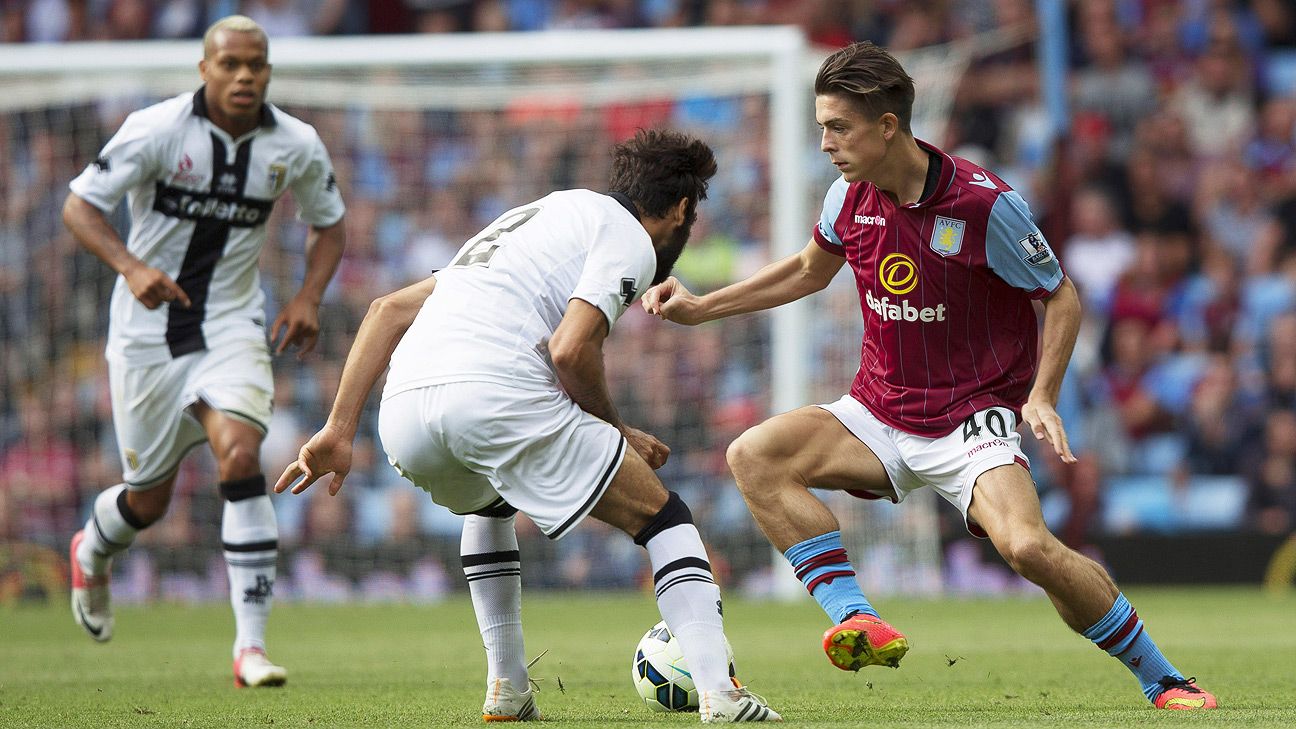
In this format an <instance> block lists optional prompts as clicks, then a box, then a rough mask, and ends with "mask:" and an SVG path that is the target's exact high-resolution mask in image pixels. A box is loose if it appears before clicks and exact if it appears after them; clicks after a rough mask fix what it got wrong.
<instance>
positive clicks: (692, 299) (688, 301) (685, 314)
mask: <svg viewBox="0 0 1296 729" xmlns="http://www.w3.org/2000/svg"><path fill="white" fill-rule="evenodd" d="M640 301H641V303H642V304H643V308H644V311H646V312H648V313H649V314H652V315H653V316H655V317H658V318H660V319H665V320H666V321H673V322H675V323H676V324H698V323H700V322H701V321H702V318H701V316H700V314H699V312H698V304H699V301H700V299H698V297H697V296H695V295H694V294H693V293H692V292H690V291H689V290H688V289H687V288H685V287H684V284H682V283H680V281H679V279H677V278H675V277H674V276H671V277H669V278H667V279H666V280H665V281H662V282H661V283H659V284H657V285H656V286H653V287H652V288H650V289H648V290H647V291H645V292H644V295H643V299H641V300H640Z"/></svg>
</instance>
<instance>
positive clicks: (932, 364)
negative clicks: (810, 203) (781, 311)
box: [814, 141, 1064, 437]
mask: <svg viewBox="0 0 1296 729" xmlns="http://www.w3.org/2000/svg"><path fill="white" fill-rule="evenodd" d="M918 144H919V145H920V146H921V147H922V148H923V149H924V150H926V151H927V152H928V153H929V154H931V155H933V160H936V159H939V160H940V175H939V177H938V179H937V180H936V184H935V186H934V189H933V187H932V186H931V185H930V183H929V185H928V190H927V194H926V196H925V197H924V199H922V200H920V201H919V202H916V203H912V204H909V205H897V204H896V203H895V202H893V200H892V199H891V198H890V197H888V196H886V195H885V194H883V193H882V191H881V190H879V189H878V188H877V187H876V186H874V185H873V184H872V183H870V182H854V183H850V182H847V181H846V180H845V179H844V178H843V179H839V180H838V181H837V182H836V183H834V184H833V185H832V187H831V188H829V190H828V194H827V196H826V197H825V199H824V207H823V214H822V216H821V218H820V221H819V224H818V225H817V226H815V230H814V240H815V242H816V243H817V244H818V245H819V246H820V247H821V248H823V249H824V250H826V251H828V252H830V253H833V254H836V255H840V256H844V257H845V258H846V261H847V263H849V264H850V267H851V270H852V271H853V272H854V274H855V284H856V287H857V288H858V289H859V296H860V308H861V311H862V312H863V315H864V343H863V346H862V348H861V352H860V369H859V372H858V373H857V374H856V376H855V381H854V383H853V384H852V386H851V395H852V396H853V397H855V398H856V399H857V400H859V401H860V402H861V403H863V404H864V405H865V406H866V407H868V409H869V410H870V411H871V412H872V413H873V414H874V415H875V416H876V417H877V418H878V419H879V420H881V421H882V422H884V423H886V424H888V425H891V426H892V427H895V428H898V429H900V430H902V431H905V432H908V433H913V434H915V435H922V436H927V437H939V436H943V435H945V434H947V433H949V432H951V431H953V430H954V429H955V428H956V427H958V426H959V425H960V424H961V423H962V422H963V421H964V420H966V419H967V418H968V417H969V416H970V415H972V413H974V412H976V411H978V410H983V409H985V408H988V407H993V406H1002V407H1008V408H1011V409H1012V410H1013V411H1014V412H1015V413H1017V414H1018V415H1019V416H1020V409H1021V406H1022V404H1023V403H1024V402H1025V400H1026V395H1027V393H1028V391H1029V388H1030V383H1031V379H1032V377H1033V376H1034V374H1035V367H1036V364H1037V359H1038V355H1037V351H1036V344H1037V327H1038V324H1037V321H1036V316H1035V310H1034V307H1033V306H1032V305H1031V301H1032V299H1040V298H1044V297H1047V296H1049V295H1050V294H1052V293H1053V292H1055V291H1057V289H1058V287H1059V286H1061V284H1062V280H1063V278H1064V274H1063V271H1062V268H1061V265H1060V264H1059V262H1058V260H1057V257H1056V256H1055V255H1053V251H1052V250H1051V249H1050V248H1049V245H1048V243H1047V242H1046V241H1045V239H1044V236H1043V235H1042V234H1041V233H1040V231H1039V228H1038V227H1036V225H1035V222H1034V220H1033V219H1032V218H1031V213H1030V208H1029V207H1028V206H1027V204H1026V202H1025V200H1023V199H1022V197H1021V196H1020V195H1019V194H1017V192H1016V191H1014V190H1012V189H1011V188H1010V187H1008V186H1007V185H1006V184H1004V182H1003V180H1001V179H999V178H998V177H997V176H995V175H994V174H993V173H991V172H989V171H987V170H985V169H982V168H981V167H979V166H977V165H975V164H973V163H971V162H969V161H968V160H966V159H963V158H960V157H955V156H952V155H949V154H946V153H945V152H943V151H941V150H939V149H937V148H936V147H933V146H931V145H929V144H927V143H925V142H922V141H918Z"/></svg>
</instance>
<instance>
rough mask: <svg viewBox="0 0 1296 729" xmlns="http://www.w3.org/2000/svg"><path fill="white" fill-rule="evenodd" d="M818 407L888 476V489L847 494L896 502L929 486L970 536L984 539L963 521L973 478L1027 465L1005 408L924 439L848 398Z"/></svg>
mask: <svg viewBox="0 0 1296 729" xmlns="http://www.w3.org/2000/svg"><path fill="white" fill-rule="evenodd" d="M819 407H821V408H823V409H824V410H827V411H828V412H830V413H832V414H833V415H834V416H835V417H836V418H837V419H838V420H840V421H841V423H842V425H845V426H846V429H847V430H849V431H850V432H851V433H852V434H854V435H855V437H856V438H859V439H860V441H861V442H862V443H863V444H864V445H866V446H868V447H869V450H871V451H873V454H874V455H876V456H877V457H878V460H880V461H882V466H883V467H884V468H886V472H887V475H888V476H890V477H891V485H892V486H893V489H892V490H888V491H874V490H850V491H848V492H847V493H849V494H852V495H854V496H858V497H860V498H862V499H891V500H892V501H893V502H896V503H899V502H901V501H903V500H904V498H905V496H907V495H908V494H909V492H911V491H916V490H918V489H920V488H922V487H923V486H931V487H932V488H934V489H936V492H937V493H939V494H940V495H941V496H942V497H944V499H945V500H946V501H948V502H950V503H951V504H953V505H954V506H956V507H958V510H959V512H960V513H962V514H963V521H964V523H965V524H966V525H967V529H968V531H969V532H971V533H972V534H973V535H974V536H978V537H982V538H984V537H985V536H986V533H985V530H984V529H982V528H981V526H980V525H979V524H977V523H976V522H973V521H969V520H968V507H969V506H971V505H972V488H973V486H974V485H975V484H976V480H977V477H978V476H980V475H981V474H983V473H985V472H986V471H989V470H990V469H992V468H997V467H999V466H1006V465H1008V464H1010V463H1020V464H1021V465H1022V467H1024V468H1026V470H1028V471H1029V470H1030V461H1029V460H1028V459H1027V458H1026V454H1024V453H1022V449H1021V436H1020V435H1018V434H1017V418H1016V417H1014V416H1013V413H1012V411H1011V410H1009V409H1008V408H1002V407H994V408H987V409H985V410H978V411H977V412H976V413H975V414H974V415H973V416H972V417H971V418H970V419H969V420H968V422H967V423H964V425H962V426H961V427H959V428H957V429H956V430H954V432H952V433H950V434H949V435H945V436H942V437H940V438H924V437H923V436H920V435H913V434H912V433H906V432H904V431H903V430H898V429H896V428H892V427H891V426H889V425H887V424H885V423H883V422H882V421H880V420H878V419H877V418H876V417H874V416H873V413H871V412H869V411H868V408H866V407H864V406H863V405H862V404H861V403H860V402H859V401H858V400H856V399H855V398H853V397H851V396H850V395H845V396H843V397H842V399H840V400H838V401H837V402H834V403H829V404H827V405H820V406H819Z"/></svg>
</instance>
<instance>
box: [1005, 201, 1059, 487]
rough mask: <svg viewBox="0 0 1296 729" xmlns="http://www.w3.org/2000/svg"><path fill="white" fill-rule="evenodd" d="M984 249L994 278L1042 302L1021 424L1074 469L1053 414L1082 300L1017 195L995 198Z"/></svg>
mask: <svg viewBox="0 0 1296 729" xmlns="http://www.w3.org/2000/svg"><path fill="white" fill-rule="evenodd" d="M985 244H986V261H987V263H988V264H989V266H990V268H991V270H993V271H994V273H995V275H997V276H998V277H999V278H1000V279H1002V280H1003V281H1005V282H1006V283H1008V284H1009V285H1011V286H1014V287H1016V288H1018V289H1021V290H1023V291H1026V292H1029V295H1030V296H1031V298H1034V299H1043V301H1044V332H1043V335H1042V338H1043V346H1042V350H1041V352H1040V362H1039V366H1038V368H1037V369H1036V371H1035V384H1034V386H1032V387H1031V391H1030V394H1029V395H1028V396H1027V398H1026V404H1025V405H1023V406H1022V420H1024V421H1026V423H1027V424H1028V425H1030V429H1031V432H1033V433H1034V434H1035V438H1036V439H1038V440H1047V441H1048V442H1049V444H1050V445H1052V446H1053V450H1054V451H1055V452H1056V453H1057V454H1058V457H1059V458H1061V459H1062V461H1063V462H1064V463H1075V460H1076V458H1075V456H1074V455H1072V453H1071V446H1070V445H1069V444H1068V443H1067V435H1066V429H1065V428H1064V427H1063V425H1062V418H1061V417H1060V416H1059V415H1058V414H1057V399H1058V392H1059V391H1060V390H1061V388H1062V376H1063V375H1064V374H1066V368H1067V363H1068V362H1070V361H1071V350H1072V349H1073V348H1074V347H1075V341H1076V336H1077V334H1078V333H1079V331H1080V297H1079V295H1077V293H1076V289H1075V286H1074V285H1073V284H1072V283H1071V279H1069V278H1067V277H1066V274H1065V273H1064V272H1063V271H1062V264H1061V263H1059V262H1058V259H1057V256H1055V255H1053V249H1052V248H1050V247H1049V244H1048V241H1047V240H1045V239H1044V234H1043V233H1041V232H1040V230H1039V228H1038V227H1036V225H1035V220H1034V218H1033V217H1032V216H1031V211H1030V206H1029V205H1027V204H1026V201H1025V200H1023V199H1022V197H1021V195H1019V194H1017V192H1016V191H1015V190H1006V191H1004V192H1003V193H1001V194H1000V195H999V197H998V198H996V200H995V203H994V207H993V208H992V209H991V211H990V216H989V219H988V220H987V221H986V240H985Z"/></svg>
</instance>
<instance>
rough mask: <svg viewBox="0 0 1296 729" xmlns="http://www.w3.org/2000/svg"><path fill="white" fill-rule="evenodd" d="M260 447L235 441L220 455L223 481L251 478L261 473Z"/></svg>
mask: <svg viewBox="0 0 1296 729" xmlns="http://www.w3.org/2000/svg"><path fill="white" fill-rule="evenodd" d="M260 450H261V449H260V447H253V446H252V445H250V444H247V443H235V444H233V445H231V446H230V447H229V448H227V449H226V450H225V452H224V453H222V454H221V456H220V462H219V464H218V467H219V469H220V479H221V480H222V481H232V480H237V479H243V478H249V477H251V476H256V475H259V474H260V473H261V454H260Z"/></svg>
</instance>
